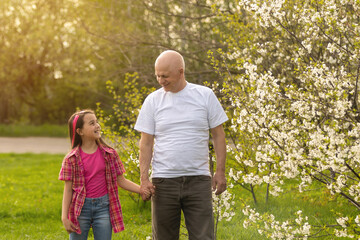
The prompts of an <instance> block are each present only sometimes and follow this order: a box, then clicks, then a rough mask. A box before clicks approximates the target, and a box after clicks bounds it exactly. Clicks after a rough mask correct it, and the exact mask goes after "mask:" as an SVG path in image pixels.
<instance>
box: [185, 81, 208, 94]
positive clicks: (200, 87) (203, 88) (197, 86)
mask: <svg viewBox="0 0 360 240" xmlns="http://www.w3.org/2000/svg"><path fill="white" fill-rule="evenodd" d="M188 84H189V89H192V90H198V91H202V92H212V90H211V88H209V87H207V86H204V85H200V84H196V83H188Z"/></svg>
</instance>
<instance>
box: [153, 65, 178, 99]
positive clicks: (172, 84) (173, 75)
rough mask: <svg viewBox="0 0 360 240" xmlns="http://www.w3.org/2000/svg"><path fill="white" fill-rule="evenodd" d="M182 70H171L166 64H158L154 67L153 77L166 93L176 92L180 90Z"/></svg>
mask: <svg viewBox="0 0 360 240" xmlns="http://www.w3.org/2000/svg"><path fill="white" fill-rule="evenodd" d="M182 74H183V70H182V69H176V68H174V67H173V68H171V67H170V66H169V65H168V64H164V63H158V64H156V65H155V76H156V80H157V81H158V83H159V84H160V85H161V86H162V87H163V89H164V90H165V91H166V92H168V91H170V92H174V93H176V92H178V91H180V90H181V89H182V86H181V81H182Z"/></svg>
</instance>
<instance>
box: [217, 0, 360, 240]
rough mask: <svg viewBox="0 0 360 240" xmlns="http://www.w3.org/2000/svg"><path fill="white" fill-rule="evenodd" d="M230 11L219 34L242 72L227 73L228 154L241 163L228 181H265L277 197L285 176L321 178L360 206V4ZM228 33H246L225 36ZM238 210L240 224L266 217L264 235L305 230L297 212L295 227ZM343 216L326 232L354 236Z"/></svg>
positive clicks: (253, 1) (248, 3)
mask: <svg viewBox="0 0 360 240" xmlns="http://www.w3.org/2000/svg"><path fill="white" fill-rule="evenodd" d="M232 7H233V8H232V9H231V11H230V12H231V13H229V17H228V18H227V19H225V20H227V21H228V22H230V23H231V24H230V23H229V25H228V30H229V32H225V31H224V32H222V33H223V37H224V39H226V40H227V41H229V42H230V43H229V48H228V49H227V53H226V54H224V56H223V57H224V59H228V60H229V62H231V63H234V64H233V66H231V68H233V70H234V71H233V72H238V74H230V72H231V71H229V74H228V76H227V75H226V73H224V76H225V82H226V83H227V85H228V89H226V90H227V92H230V96H229V101H230V104H229V105H230V107H229V112H228V114H229V115H230V116H231V127H230V130H231V135H232V136H234V137H233V139H234V140H233V141H234V142H233V144H232V145H231V147H232V149H229V151H228V152H229V153H231V154H232V155H233V156H234V158H235V159H236V164H237V167H236V168H235V167H234V168H233V169H231V171H230V177H231V178H232V179H233V180H234V181H235V182H237V183H238V184H241V185H243V186H250V187H249V189H253V187H254V186H256V185H262V184H268V186H269V187H270V193H271V194H272V195H275V196H276V195H278V194H280V193H281V191H282V188H281V187H282V183H283V181H284V180H286V179H297V180H299V185H298V189H299V191H300V192H302V191H304V190H305V189H306V188H307V187H308V186H310V185H311V184H313V182H320V183H321V184H323V187H324V188H328V189H329V190H330V192H331V194H335V195H339V196H345V197H346V198H347V199H351V202H352V203H353V204H354V205H356V206H357V207H358V208H360V202H359V200H360V179H359V175H360V140H359V138H360V113H359V112H360V103H359V99H358V93H359V75H360V74H359V72H360V71H359V67H358V65H359V59H360V45H359V44H358V43H359V42H360V24H359V23H358V19H357V15H358V14H357V11H359V10H360V6H359V4H358V2H357V1H354V0H345V1H335V0H329V1H321V2H317V3H316V4H314V1H310V0H305V1H284V0H269V1H262V0H239V1H237V4H236V5H234V6H232ZM244 12H246V14H244ZM234 15H235V17H234ZM222 16H223V17H225V18H226V14H223V15H222ZM233 19H244V22H246V23H248V25H249V27H248V28H246V27H247V25H246V24H245V23H244V22H241V21H238V22H235V21H233ZM239 29H240V30H239ZM231 31H234V32H236V33H239V32H240V31H245V32H246V31H248V32H247V33H248V34H249V35H251V37H248V38H247V36H246V35H245V34H241V35H240V37H239V38H236V34H233V35H231V36H229V37H227V35H230V34H231ZM227 66H228V65H227ZM231 70H232V69H231ZM223 92H226V91H225V90H224V91H223ZM243 139H246V140H247V141H245V140H243ZM350 206H352V205H350ZM244 211H245V212H244V214H245V215H246V216H247V217H248V218H247V220H245V222H244V225H245V226H247V225H249V224H251V223H253V222H261V221H265V222H266V224H267V225H264V229H262V230H260V231H263V233H266V232H268V231H269V229H272V230H274V233H273V234H274V235H271V237H272V238H273V239H291V236H295V235H296V234H298V235H301V236H303V237H304V238H306V236H308V235H310V231H311V228H310V225H309V224H308V223H307V221H306V220H305V221H304V219H302V218H301V216H300V215H299V216H298V218H297V219H296V220H295V222H296V223H297V224H298V227H297V228H296V229H297V230H296V231H298V232H296V231H295V230H294V229H295V228H292V225H290V224H289V222H283V223H277V222H276V221H274V223H272V224H275V225H274V227H272V228H269V224H271V223H270V221H268V220H267V219H266V218H264V217H262V216H260V215H258V214H257V213H256V212H255V211H252V210H250V209H248V208H246V209H244ZM269 218H272V217H271V216H269ZM344 219H345V218H339V219H338V223H339V225H340V227H341V228H342V229H337V230H336V231H335V230H334V231H332V234H334V235H336V236H345V235H346V236H348V237H349V236H352V235H351V234H349V232H350V230H349V227H348V226H347V225H346V224H345V222H346V221H345V222H344ZM356 221H357V222H356V223H357V224H358V222H359V218H357V220H356ZM300 223H301V224H300ZM300 225H301V227H300ZM286 233H291V234H292V235H291V234H290V235H284V234H286Z"/></svg>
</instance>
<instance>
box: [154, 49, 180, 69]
mask: <svg viewBox="0 0 360 240" xmlns="http://www.w3.org/2000/svg"><path fill="white" fill-rule="evenodd" d="M156 66H161V67H167V68H169V69H171V70H175V71H177V70H179V69H183V71H184V72H185V61H184V58H183V56H181V54H180V53H178V52H176V51H174V50H166V51H164V52H162V53H161V54H160V55H159V56H158V58H157V59H156V61H155V68H156Z"/></svg>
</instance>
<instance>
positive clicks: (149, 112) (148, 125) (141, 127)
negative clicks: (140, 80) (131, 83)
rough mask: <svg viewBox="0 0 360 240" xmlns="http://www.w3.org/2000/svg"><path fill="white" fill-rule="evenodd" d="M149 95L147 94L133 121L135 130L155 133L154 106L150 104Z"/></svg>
mask: <svg viewBox="0 0 360 240" xmlns="http://www.w3.org/2000/svg"><path fill="white" fill-rule="evenodd" d="M151 99H152V98H151V95H149V96H148V97H147V98H146V99H145V101H144V103H143V105H142V107H141V109H140V113H139V116H138V118H137V120H136V123H135V127H134V128H135V130H137V131H139V132H144V133H147V134H151V135H154V134H155V120H154V106H153V104H152V100H151Z"/></svg>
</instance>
